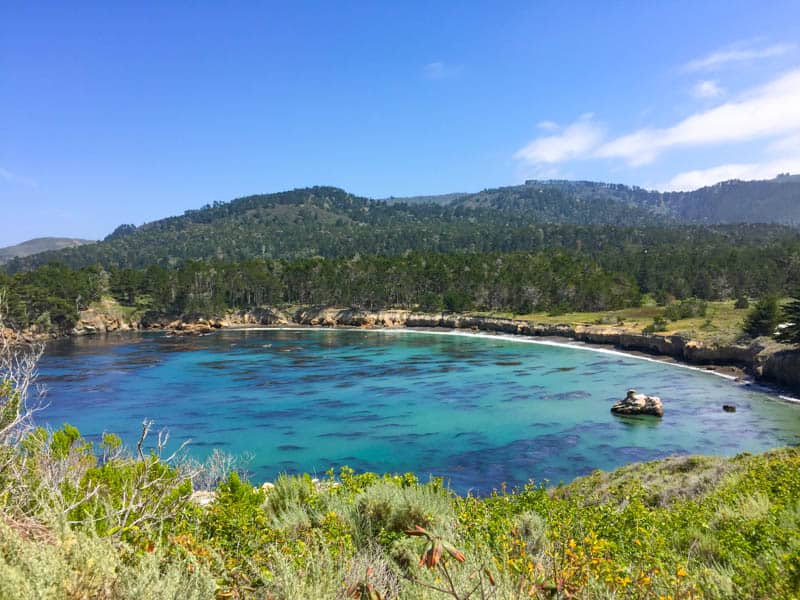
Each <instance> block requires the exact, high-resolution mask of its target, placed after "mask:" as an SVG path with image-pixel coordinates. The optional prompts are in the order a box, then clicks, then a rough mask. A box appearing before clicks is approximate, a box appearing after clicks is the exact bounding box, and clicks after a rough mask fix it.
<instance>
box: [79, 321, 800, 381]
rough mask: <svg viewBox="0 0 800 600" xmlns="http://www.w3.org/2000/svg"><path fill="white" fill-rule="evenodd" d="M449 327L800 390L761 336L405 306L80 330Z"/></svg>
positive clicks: (82, 331)
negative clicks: (621, 353)
mask: <svg viewBox="0 0 800 600" xmlns="http://www.w3.org/2000/svg"><path fill="white" fill-rule="evenodd" d="M257 325H262V326H288V325H302V326H309V327H363V328H403V327H410V328H432V329H435V328H443V329H462V330H470V331H482V332H490V333H502V334H509V335H521V336H529V337H558V338H567V339H572V340H575V341H578V342H584V343H587V344H596V345H604V346H613V347H615V348H619V349H621V350H625V351H634V352H643V353H647V354H652V355H657V356H669V357H672V358H674V359H675V360H678V361H681V362H685V363H689V364H693V365H715V366H734V367H739V368H741V369H744V370H745V371H746V372H747V373H748V374H749V375H751V376H753V377H754V378H755V379H757V380H763V381H765V382H770V383H776V384H778V385H781V386H784V387H786V388H789V389H791V390H793V391H800V350H796V349H792V348H791V347H788V346H785V345H781V344H777V343H774V342H769V343H761V341H759V340H757V341H755V342H753V343H750V344H748V345H743V344H709V343H704V342H701V341H698V340H691V339H687V338H685V337H683V336H680V335H663V334H657V333H655V334H645V333H633V332H630V331H624V330H621V329H620V328H617V327H613V326H608V325H578V324H569V323H562V324H552V323H536V322H533V321H526V320H520V319H507V318H499V317H488V316H478V315H460V314H453V313H422V312H415V311H411V310H403V309H386V310H364V309H355V308H336V307H329V306H319V307H301V308H299V309H296V310H285V309H281V308H276V307H259V308H254V309H251V310H243V311H236V312H229V313H226V314H224V315H220V316H217V317H214V318H209V319H203V318H192V319H189V318H186V319H184V320H168V319H162V320H146V319H143V320H135V319H127V320H126V319H124V318H122V317H120V316H119V315H113V314H108V313H105V312H103V311H102V310H89V311H84V312H82V313H81V319H80V321H79V322H78V324H77V325H76V327H75V329H74V330H73V332H72V333H73V334H75V335H87V334H95V333H110V332H114V331H126V330H130V329H164V330H170V331H174V332H176V333H207V332H208V331H209V330H210V329H216V328H224V327H236V326H257Z"/></svg>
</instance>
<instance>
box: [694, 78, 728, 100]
mask: <svg viewBox="0 0 800 600" xmlns="http://www.w3.org/2000/svg"><path fill="white" fill-rule="evenodd" d="M724 93H725V90H723V89H722V88H721V87H720V86H719V84H718V83H717V82H716V81H711V80H704V81H698V82H697V83H695V84H694V87H693V88H692V95H693V96H694V97H695V98H700V99H707V98H717V97H719V96H722V95H723V94H724Z"/></svg>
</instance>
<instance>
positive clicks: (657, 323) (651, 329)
mask: <svg viewBox="0 0 800 600" xmlns="http://www.w3.org/2000/svg"><path fill="white" fill-rule="evenodd" d="M668 325H669V323H668V322H667V320H666V319H665V318H664V317H662V316H657V317H655V318H654V319H653V322H652V323H651V324H650V325H648V326H647V327H645V328H644V329H642V333H655V332H656V331H666V330H667V326H668Z"/></svg>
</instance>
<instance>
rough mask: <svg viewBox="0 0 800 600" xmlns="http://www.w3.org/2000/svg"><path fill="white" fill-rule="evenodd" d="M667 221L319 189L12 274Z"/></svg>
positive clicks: (527, 193)
mask: <svg viewBox="0 0 800 600" xmlns="http://www.w3.org/2000/svg"><path fill="white" fill-rule="evenodd" d="M667 222H668V220H667V219H665V218H663V217H660V216H654V215H653V214H652V213H650V212H648V211H647V210H645V209H639V208H636V207H631V206H629V205H627V204H625V203H622V202H618V201H616V200H611V199H608V200H607V199H598V200H592V201H585V200H582V199H579V198H574V197H570V196H568V195H566V194H565V193H563V192H561V191H559V190H557V189H554V188H550V189H539V188H532V187H528V186H520V187H515V188H500V189H498V190H491V191H486V192H482V193H481V194H472V195H468V196H464V197H460V198H458V199H456V201H455V202H451V203H449V204H447V205H438V204H433V203H427V202H424V203H411V204H408V203H387V202H383V201H377V200H370V199H367V198H361V197H357V196H353V195H352V194H348V193H347V192H345V191H343V190H340V189H337V188H331V187H314V188H304V189H296V190H292V191H289V192H282V193H278V194H268V195H258V196H248V197H245V198H239V199H237V200H233V201H232V202H218V203H215V204H214V205H213V206H205V207H203V208H201V209H199V210H190V211H187V212H186V213H184V214H183V215H181V216H178V217H171V218H168V219H162V220H160V221H154V222H152V223H147V224H145V225H142V226H140V227H134V226H132V225H123V226H120V227H118V228H117V229H116V230H115V231H114V232H113V233H112V234H111V235H109V236H108V237H107V238H106V239H105V240H103V241H102V242H99V243H97V244H92V245H88V246H83V247H80V248H71V249H67V250H62V251H59V252H45V253H42V254H38V255H36V256H32V257H27V258H21V259H17V260H14V261H12V262H11V263H9V265H8V270H9V271H12V272H13V271H18V270H21V269H26V268H32V267H36V266H38V265H42V264H46V263H48V262H52V261H57V262H62V263H65V264H67V265H69V266H72V267H81V266H85V265H92V264H100V265H103V266H105V267H111V266H120V267H144V266H147V265H150V264H161V265H170V264H174V263H177V262H180V261H182V260H185V259H220V260H243V259H251V258H303V257H311V256H325V257H333V256H352V255H355V254H385V255H392V254H400V253H403V252H405V251H408V250H412V251H427V252H459V251H469V252H489V251H491V252H506V251H515V250H531V249H535V248H537V247H540V246H541V244H542V243H545V242H546V241H547V237H548V236H549V235H551V231H550V228H549V227H544V226H545V225H554V226H558V225H561V226H565V227H566V226H572V227H574V226H586V225H603V224H605V225H611V224H613V225H630V226H645V225H652V224H664V223H667Z"/></svg>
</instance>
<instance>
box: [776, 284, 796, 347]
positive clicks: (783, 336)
mask: <svg viewBox="0 0 800 600" xmlns="http://www.w3.org/2000/svg"><path fill="white" fill-rule="evenodd" d="M781 321H782V326H781V328H780V330H779V331H778V333H777V334H776V335H775V339H776V340H778V341H779V342H784V343H786V344H800V294H798V297H797V298H795V299H794V300H792V301H791V302H789V304H787V305H786V306H784V307H783V311H782V313H781Z"/></svg>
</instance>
